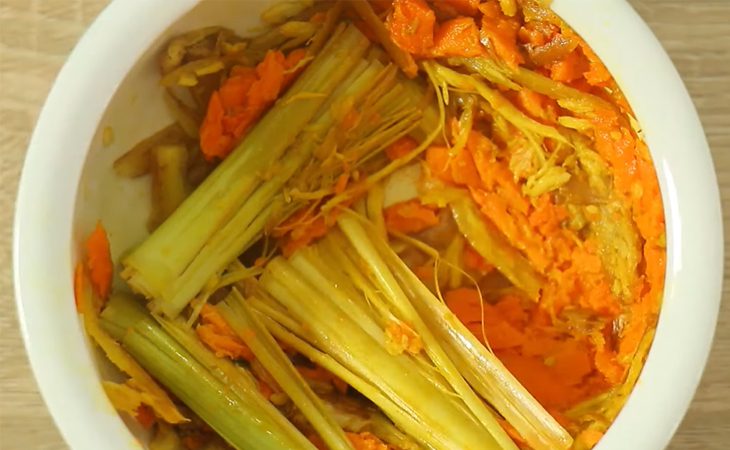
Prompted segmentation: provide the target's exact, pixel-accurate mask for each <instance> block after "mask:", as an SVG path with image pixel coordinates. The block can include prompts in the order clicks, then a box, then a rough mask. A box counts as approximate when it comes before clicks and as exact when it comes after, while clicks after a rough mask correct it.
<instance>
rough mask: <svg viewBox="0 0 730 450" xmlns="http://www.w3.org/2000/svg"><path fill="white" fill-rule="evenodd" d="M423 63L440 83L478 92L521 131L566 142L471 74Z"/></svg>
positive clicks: (559, 135) (548, 127) (555, 130)
mask: <svg viewBox="0 0 730 450" xmlns="http://www.w3.org/2000/svg"><path fill="white" fill-rule="evenodd" d="M424 65H425V66H427V67H428V69H429V70H430V71H431V72H432V73H433V74H434V76H436V77H437V79H438V80H440V81H441V82H442V83H444V84H446V85H448V86H451V87H453V88H455V89H459V90H464V91H466V92H474V93H477V94H479V95H480V96H481V97H482V98H484V100H486V101H487V102H488V103H489V104H490V105H491V107H492V108H494V110H495V111H496V112H497V113H499V114H501V115H502V116H504V118H505V119H507V121H509V122H510V123H512V124H513V125H514V126H516V127H517V128H518V129H520V130H522V131H523V132H530V133H534V134H535V135H537V136H540V137H543V138H551V139H554V140H556V141H558V142H562V143H568V141H567V139H566V138H565V137H564V136H563V135H562V134H561V133H560V132H559V131H558V130H557V129H555V128H553V127H551V126H549V125H545V124H542V123H540V122H537V121H536V120H534V119H531V118H530V117H528V116H527V115H525V114H524V113H523V112H522V111H520V110H519V109H517V107H516V106H514V105H513V104H512V103H511V102H510V101H508V100H507V99H506V98H504V96H502V94H500V93H499V92H498V91H497V90H495V89H491V88H490V87H489V86H487V85H486V84H485V83H484V82H482V81H480V80H478V79H476V78H474V77H473V76H472V75H466V74H463V73H459V72H456V71H455V70H452V69H449V68H448V67H446V66H442V65H440V64H438V63H435V62H433V61H427V62H424Z"/></svg>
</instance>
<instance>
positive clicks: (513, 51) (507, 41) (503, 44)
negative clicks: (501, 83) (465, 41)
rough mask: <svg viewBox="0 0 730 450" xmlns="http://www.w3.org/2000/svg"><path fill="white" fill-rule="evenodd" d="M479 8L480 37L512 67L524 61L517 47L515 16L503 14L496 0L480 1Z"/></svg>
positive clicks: (517, 29)
mask: <svg viewBox="0 0 730 450" xmlns="http://www.w3.org/2000/svg"><path fill="white" fill-rule="evenodd" d="M479 10H480V11H481V12H482V14H483V15H482V27H481V31H480V33H481V36H482V39H485V40H488V41H489V42H490V43H491V45H492V48H493V49H494V52H495V53H496V55H497V56H498V57H500V58H501V59H502V60H504V62H506V63H507V64H508V65H510V66H512V67H517V66H518V65H520V64H522V63H523V62H525V60H524V58H523V56H522V53H520V50H519V48H518V47H517V32H518V31H519V29H520V23H519V22H518V21H517V20H516V19H515V18H510V17H507V16H505V15H504V14H503V13H502V9H501V7H500V6H499V3H498V2H497V1H496V0H488V1H486V2H484V3H482V4H481V5H479Z"/></svg>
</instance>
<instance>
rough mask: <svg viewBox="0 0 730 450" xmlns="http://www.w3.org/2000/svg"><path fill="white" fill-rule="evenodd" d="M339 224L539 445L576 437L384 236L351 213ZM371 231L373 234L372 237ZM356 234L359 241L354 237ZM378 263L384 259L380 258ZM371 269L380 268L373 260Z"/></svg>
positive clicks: (473, 380)
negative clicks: (364, 245)
mask: <svg viewBox="0 0 730 450" xmlns="http://www.w3.org/2000/svg"><path fill="white" fill-rule="evenodd" d="M339 225H340V226H341V227H344V228H346V229H349V230H350V232H349V233H348V237H349V239H350V242H351V244H352V245H353V246H355V247H358V246H360V247H363V242H364V241H366V242H367V245H368V246H372V247H373V250H371V251H368V253H369V254H371V256H372V257H368V258H367V260H368V261H370V264H374V263H375V261H376V260H377V259H379V258H382V260H381V261H383V263H384V264H385V265H386V267H385V268H383V269H382V270H380V271H378V273H380V274H384V273H391V275H390V276H392V277H394V278H395V279H397V280H398V281H397V283H395V284H396V285H400V286H401V288H402V289H403V291H404V292H405V293H406V294H407V295H408V298H409V299H410V303H411V304H412V305H413V307H414V308H415V309H416V311H417V312H418V314H419V315H420V317H422V318H423V320H424V323H425V324H426V325H427V326H428V328H429V329H430V330H433V332H434V336H435V337H437V338H438V339H439V340H440V342H441V343H442V345H443V346H444V348H445V349H446V351H447V353H448V355H449V357H450V358H451V359H452V361H454V363H455V364H456V366H457V367H458V368H459V371H460V373H462V374H463V375H464V376H465V377H466V379H467V380H468V381H469V383H470V384H471V386H472V387H473V388H474V389H475V390H476V391H477V392H479V394H481V395H482V396H483V397H484V399H485V400H487V401H488V402H490V404H491V405H493V406H494V407H495V409H496V410H497V411H498V412H499V413H500V414H502V415H503V416H504V417H505V418H506V419H507V420H508V422H509V423H510V425H512V426H513V427H514V428H515V429H516V430H517V431H518V432H519V434H520V435H521V436H522V437H523V438H524V439H525V440H526V441H527V442H528V444H529V445H530V446H532V447H533V448H535V449H544V450H550V449H568V448H570V446H571V444H572V438H571V437H570V435H569V434H568V433H567V431H566V430H564V429H563V428H562V427H561V426H560V425H559V424H558V422H556V421H555V419H553V418H552V416H550V414H548V413H547V412H546V411H545V410H544V409H543V408H542V406H540V404H539V403H537V401H536V400H535V399H534V398H533V397H532V396H531V395H530V394H529V393H528V392H527V391H526V390H525V388H524V387H522V386H521V385H520V384H519V382H518V381H517V380H516V379H515V378H514V377H513V376H512V374H510V373H509V371H508V370H507V369H506V368H505V367H504V366H503V365H502V363H501V362H500V361H499V360H498V359H497V357H496V356H494V355H493V354H492V353H491V352H490V351H488V350H487V349H486V348H485V347H484V346H483V345H482V344H481V343H479V341H478V340H477V338H476V337H474V335H473V334H472V333H471V332H470V331H469V330H468V329H467V328H466V327H465V326H464V325H463V324H462V323H461V322H460V321H459V320H458V318H457V317H456V316H455V315H454V314H453V313H452V312H451V311H449V310H448V308H447V307H446V306H445V305H444V303H443V302H441V301H439V300H438V299H437V298H436V297H435V296H434V295H433V293H431V291H430V290H429V289H428V287H426V286H425V285H424V284H423V283H422V282H421V281H420V280H419V279H418V278H417V277H416V276H415V274H413V273H412V272H411V271H410V269H409V268H408V266H407V265H406V264H405V263H404V262H403V261H402V260H401V259H400V258H399V257H398V255H396V254H395V253H394V252H393V251H392V250H391V249H390V247H389V246H388V244H387V243H386V242H385V241H383V240H382V239H379V238H377V236H375V235H374V234H372V233H368V228H369V227H367V228H366V226H364V225H363V224H362V222H360V221H358V219H356V218H355V217H353V216H352V215H350V214H348V215H343V217H342V218H341V219H340V221H339ZM368 236H370V237H369V238H368ZM355 239H357V241H356V240H355ZM377 265H378V266H379V265H380V263H378V264H377ZM370 269H371V270H376V269H375V267H374V266H372V265H371V266H370Z"/></svg>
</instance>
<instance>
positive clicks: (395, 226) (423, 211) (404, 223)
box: [383, 199, 439, 234]
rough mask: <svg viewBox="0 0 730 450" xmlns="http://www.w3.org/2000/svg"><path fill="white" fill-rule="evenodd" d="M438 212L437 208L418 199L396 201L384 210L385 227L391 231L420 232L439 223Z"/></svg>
mask: <svg viewBox="0 0 730 450" xmlns="http://www.w3.org/2000/svg"><path fill="white" fill-rule="evenodd" d="M436 213H437V211H436V209H434V208H433V207H431V206H427V205H423V204H422V203H421V202H420V201H419V200H417V199H414V200H407V201H405V202H401V203H396V204H394V205H391V206H389V207H387V208H385V210H384V211H383V214H384V216H385V228H386V229H387V230H388V231H390V232H398V233H406V234H412V233H419V232H421V231H423V230H425V229H427V228H431V227H433V226H436V225H438V223H439V218H438V215H437V214H436Z"/></svg>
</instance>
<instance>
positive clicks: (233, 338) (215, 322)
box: [195, 304, 254, 361]
mask: <svg viewBox="0 0 730 450" xmlns="http://www.w3.org/2000/svg"><path fill="white" fill-rule="evenodd" d="M200 319H201V324H200V325H198V326H197V327H196V328H195V332H196V333H197V335H198V337H199V338H200V340H201V341H203V343H205V345H207V346H208V347H209V348H210V349H211V350H213V352H214V353H215V355H216V356H217V357H219V358H230V359H233V360H237V359H243V360H246V361H253V360H254V355H253V352H251V349H249V348H248V346H246V344H244V343H243V342H242V341H241V340H240V339H239V338H238V336H237V335H236V333H235V332H234V331H233V330H232V329H231V327H230V326H228V323H227V322H226V321H225V319H223V316H221V314H220V313H219V312H218V310H217V309H216V307H215V306H212V305H209V304H205V305H203V308H202V309H201V311H200Z"/></svg>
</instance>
